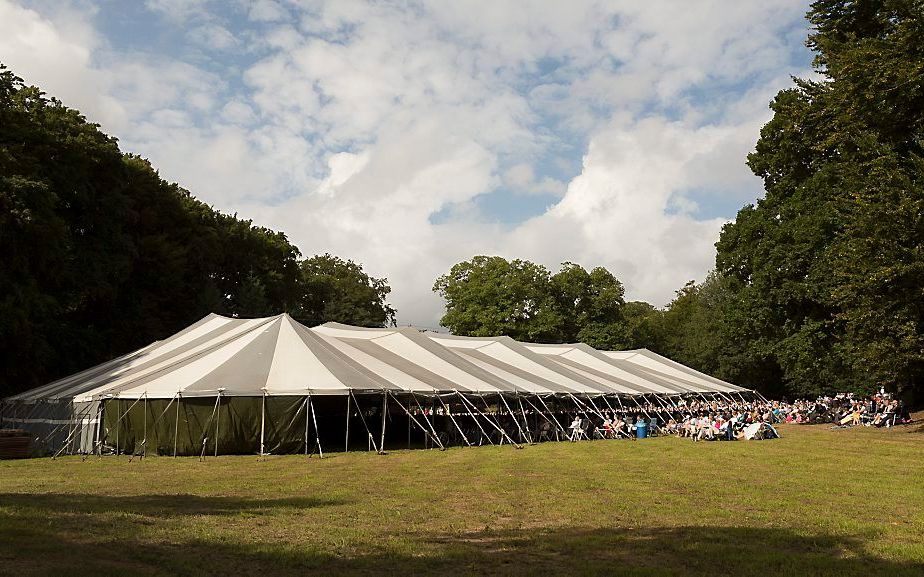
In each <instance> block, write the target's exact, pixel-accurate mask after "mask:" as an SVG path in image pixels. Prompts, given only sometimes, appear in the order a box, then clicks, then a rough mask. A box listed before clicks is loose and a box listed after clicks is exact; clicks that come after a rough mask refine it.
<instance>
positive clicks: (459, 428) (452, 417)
mask: <svg viewBox="0 0 924 577" xmlns="http://www.w3.org/2000/svg"><path fill="white" fill-rule="evenodd" d="M415 398H416V397H415ZM436 398H437V399H439V401H440V404H442V405H443V410H444V411H446V414H447V415H449V419H450V420H451V421H452V424H453V425H455V426H456V430H457V431H459V434H460V435H462V440H463V441H465V444H466V445H467V446H469V447H471V446H472V443H471V442H470V441H469V440H468V437H466V436H465V433H463V432H462V427H460V426H459V423H457V422H456V418H455V417H454V416H453V414H452V411H450V410H449V405H447V404H446V402H445V401H443V398H442V397H441V396H439V393H437V395H436ZM418 406H420V405H418ZM421 410H423V409H421Z"/></svg>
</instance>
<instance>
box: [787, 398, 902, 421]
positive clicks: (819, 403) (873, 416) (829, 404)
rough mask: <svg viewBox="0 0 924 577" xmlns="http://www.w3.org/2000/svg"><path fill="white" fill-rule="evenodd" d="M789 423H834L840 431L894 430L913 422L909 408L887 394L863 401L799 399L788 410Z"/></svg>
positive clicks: (854, 399)
mask: <svg viewBox="0 0 924 577" xmlns="http://www.w3.org/2000/svg"><path fill="white" fill-rule="evenodd" d="M783 420H784V421H785V422H787V423H797V424H803V423H805V424H817V423H831V424H833V425H835V426H838V427H857V426H867V427H892V426H895V425H901V424H906V423H910V422H911V415H910V414H909V412H908V408H907V407H906V406H905V404H904V403H903V402H902V401H901V400H899V399H894V398H892V396H891V395H889V394H888V393H886V392H884V391H880V392H879V393H878V394H876V395H873V396H871V397H868V398H865V399H861V398H857V397H855V396H854V395H853V393H840V394H837V395H835V396H833V397H830V396H823V397H818V398H817V399H814V400H809V399H799V400H797V401H795V402H794V403H792V404H791V405H787V406H786V411H785V413H784V417H783Z"/></svg>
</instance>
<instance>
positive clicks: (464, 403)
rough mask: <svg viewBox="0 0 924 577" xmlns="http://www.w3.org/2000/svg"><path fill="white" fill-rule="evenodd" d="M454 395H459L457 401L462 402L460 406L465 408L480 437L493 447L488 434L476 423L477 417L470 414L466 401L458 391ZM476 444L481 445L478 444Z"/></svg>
mask: <svg viewBox="0 0 924 577" xmlns="http://www.w3.org/2000/svg"><path fill="white" fill-rule="evenodd" d="M456 394H457V395H459V399H461V400H462V404H463V405H464V406H465V410H466V411H467V412H468V415H469V416H470V417H471V418H472V420H473V421H475V425H477V426H478V429H479V430H480V431H481V437H482V438H483V439H487V440H488V442H489V443H491V444H492V445H493V444H494V441H492V440H491V437H489V436H488V434H487V433H486V432H485V430H484V427H482V426H481V423H480V422H478V417H476V416H475V413H473V412H472V410H471V409H470V408H469V406H468V404H467V403H466V400H467V399H466V398H465V397H463V396H462V393H460V392H459V391H458V390H457V391H456ZM478 444H479V445H481V443H480V442H479V443H478Z"/></svg>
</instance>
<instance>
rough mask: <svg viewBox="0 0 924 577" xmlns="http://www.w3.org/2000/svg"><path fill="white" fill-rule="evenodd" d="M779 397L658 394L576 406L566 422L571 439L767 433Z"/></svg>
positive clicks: (771, 433)
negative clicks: (615, 404) (630, 403)
mask: <svg viewBox="0 0 924 577" xmlns="http://www.w3.org/2000/svg"><path fill="white" fill-rule="evenodd" d="M777 405H778V404H777V403H771V402H768V401H763V400H756V399H755V400H750V401H748V400H745V399H743V398H742V399H741V400H734V399H717V398H713V399H697V398H692V399H687V398H677V399H660V398H659V399H658V400H657V402H656V403H652V402H645V403H641V404H638V405H637V406H635V407H632V408H625V407H621V408H619V409H612V410H611V409H604V410H603V411H601V412H599V413H598V414H588V413H587V412H586V411H585V412H578V413H575V414H574V420H573V421H571V424H570V425H569V431H570V436H569V438H570V439H571V440H573V441H576V440H579V439H590V438H600V439H618V438H631V439H635V438H638V436H639V433H638V431H639V429H640V428H641V429H644V433H643V434H644V435H645V436H648V435H676V436H678V437H685V438H688V439H691V440H693V441H713V440H727V441H732V440H738V439H771V438H776V437H778V436H779V433H777V431H776V429H775V428H774V427H773V424H774V423H777V422H780V419H779V417H778V411H777V408H778V407H777Z"/></svg>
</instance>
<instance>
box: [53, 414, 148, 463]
mask: <svg viewBox="0 0 924 577" xmlns="http://www.w3.org/2000/svg"><path fill="white" fill-rule="evenodd" d="M132 406H134V405H132ZM89 412H90V407H89V406H88V407H87V408H86V409H84V410H83V411H81V412H80V413H79V418H83V416H85V415H86V414H87V413H89ZM75 420H76V419H75ZM77 429H78V427H77V426H74V428H73V429H70V434H68V436H67V438H66V439H64V443H63V444H62V445H61V448H60V449H58V452H57V453H55V454H54V455H53V456H52V457H51V458H52V459H56V458H57V457H58V455H60V454H61V453H62V452H64V449H66V448H67V446H68V444H70V442H71V439H72V438H73V437H74V435H75V434H76V433H77Z"/></svg>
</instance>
